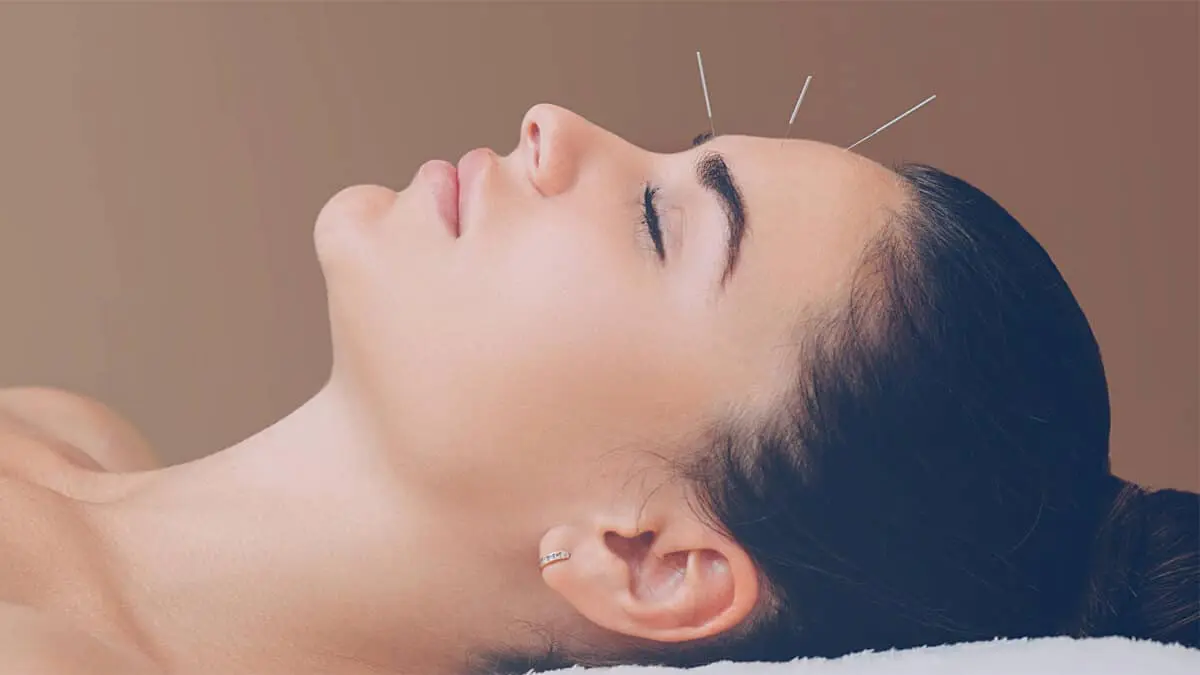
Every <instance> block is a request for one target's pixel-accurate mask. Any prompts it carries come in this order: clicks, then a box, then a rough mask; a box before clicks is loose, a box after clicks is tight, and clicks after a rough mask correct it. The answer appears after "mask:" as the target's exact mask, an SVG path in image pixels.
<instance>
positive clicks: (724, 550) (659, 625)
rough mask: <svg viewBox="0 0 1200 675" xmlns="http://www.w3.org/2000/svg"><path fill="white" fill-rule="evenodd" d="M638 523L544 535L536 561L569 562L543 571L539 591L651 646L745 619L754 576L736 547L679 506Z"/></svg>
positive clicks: (711, 632)
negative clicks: (555, 555)
mask: <svg viewBox="0 0 1200 675" xmlns="http://www.w3.org/2000/svg"><path fill="white" fill-rule="evenodd" d="M640 516H641V517H640V518H638V517H637V516H636V515H635V516H632V517H630V516H626V517H624V518H616V517H601V518H597V519H596V520H595V521H593V522H591V523H588V524H586V525H563V526H560V527H556V528H554V529H552V530H550V531H549V532H547V533H546V535H545V536H544V537H543V539H542V542H541V546H540V549H541V550H540V553H539V556H544V555H546V554H548V553H551V552H554V551H567V552H569V553H570V554H571V557H570V559H569V560H566V561H563V562H558V563H553V564H550V565H548V566H547V567H546V568H545V569H543V570H542V577H543V579H544V580H545V582H546V584H547V585H549V586H550V587H551V588H552V589H554V590H555V591H557V592H558V593H559V594H560V595H561V596H562V597H563V598H564V599H565V600H566V601H567V602H569V603H570V604H571V605H573V606H574V607H575V609H576V610H577V611H578V612H579V613H580V614H582V615H583V616H584V617H586V618H587V619H589V620H590V621H592V622H593V623H595V624H597V625H598V626H600V627H602V628H606V629H608V630H611V631H615V632H617V633H621V634H624V635H628V636H630V637H635V638H644V639H648V640H654V641H658V642H685V641H689V640H697V639H701V638H706V637H710V636H715V635H719V634H721V633H724V632H725V631H727V630H729V629H731V628H733V627H734V626H736V625H737V624H738V623H740V622H741V621H742V620H743V619H745V618H746V617H747V616H748V615H749V614H750V612H751V610H752V609H753V608H754V605H755V603H756V602H757V600H758V594H759V588H758V575H757V570H756V569H755V567H754V564H753V562H752V561H751V560H750V557H749V555H747V554H746V552H745V550H744V549H742V547H741V546H740V545H738V544H737V543H736V542H734V541H732V540H730V539H728V538H726V537H725V536H724V535H721V534H719V533H718V532H716V531H714V530H713V529H711V528H710V527H708V526H707V525H705V524H703V523H701V522H700V521H699V520H698V519H697V518H696V517H695V515H694V514H693V513H692V512H691V510H690V507H689V506H688V505H686V504H676V505H674V506H671V507H668V510H666V511H660V512H657V513H654V514H648V513H647V512H644V511H643V512H641V514H640ZM639 525H640V527H639Z"/></svg>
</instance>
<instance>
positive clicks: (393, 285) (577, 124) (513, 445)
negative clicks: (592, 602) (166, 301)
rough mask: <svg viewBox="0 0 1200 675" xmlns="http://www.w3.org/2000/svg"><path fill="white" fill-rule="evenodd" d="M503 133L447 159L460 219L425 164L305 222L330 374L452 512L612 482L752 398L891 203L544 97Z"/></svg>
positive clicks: (776, 377)
mask: <svg viewBox="0 0 1200 675" xmlns="http://www.w3.org/2000/svg"><path fill="white" fill-rule="evenodd" d="M519 134H520V135H519V140H518V143H517V145H516V147H515V148H514V149H513V150H512V151H511V152H510V153H508V154H507V155H503V156H501V155H497V154H495V153H492V152H490V151H478V152H475V153H472V154H471V155H469V156H468V157H467V158H466V161H464V162H463V168H464V170H463V171H462V172H461V173H462V175H461V177H460V183H461V195H460V204H461V212H460V213H459V214H458V220H459V222H458V224H457V226H456V225H455V223H454V220H455V217H454V216H453V213H452V210H451V213H450V214H449V217H447V213H446V212H445V209H444V208H439V202H438V198H437V194H438V192H439V190H444V189H445V186H444V185H442V186H441V187H439V184H440V182H441V181H444V180H445V179H446V178H447V175H446V173H447V171H446V170H447V169H448V166H447V165H445V164H444V163H443V164H437V163H431V164H426V165H425V166H424V167H422V169H421V170H420V171H418V173H417V175H416V176H415V178H414V179H413V181H412V182H411V184H409V185H408V186H407V187H406V188H404V189H403V190H401V191H400V192H395V191H394V190H392V189H387V188H382V187H376V186H360V187H355V188H349V189H347V190H344V191H342V192H340V193H339V194H337V195H336V196H334V197H333V198H332V199H331V200H330V201H329V203H328V204H327V205H326V206H325V208H324V209H323V210H322V211H321V214H320V215H319V217H318V221H317V226H316V230H315V240H316V246H317V251H318V255H319V258H320V260H321V264H322V268H323V270H324V273H325V277H326V282H327V288H328V293H329V304H330V313H331V324H332V332H333V341H334V367H333V376H332V379H331V382H333V383H337V384H338V386H340V387H342V388H343V390H344V391H346V392H350V394H351V396H352V397H354V400H355V402H356V404H357V407H358V409H359V410H361V412H362V414H363V419H364V420H365V421H366V422H367V423H368V425H369V426H371V428H372V429H373V431H374V432H375V433H377V434H379V435H378V436H377V437H376V438H377V439H379V440H381V441H382V442H384V443H385V444H386V446H387V447H389V448H394V449H395V450H394V456H395V458H396V462H397V463H398V466H399V467H400V469H401V470H402V471H404V472H406V475H413V476H416V477H418V478H419V480H414V481H413V483H414V485H417V486H420V487H418V488H417V489H428V490H430V491H431V494H433V493H434V492H433V491H436V492H435V493H436V494H437V495H441V497H442V498H452V499H454V500H455V502H456V503H459V504H463V505H464V506H465V505H466V504H475V505H476V506H480V507H490V506H494V505H495V504H496V503H497V500H498V497H502V498H503V503H504V504H505V505H506V509H511V508H518V509H519V508H521V507H522V505H529V507H530V508H539V505H541V506H542V507H544V506H545V505H546V504H547V503H550V502H548V501H547V500H555V499H557V500H559V501H558V503H561V502H562V500H563V499H564V498H566V497H570V498H578V497H581V496H584V495H586V494H601V493H609V492H611V490H613V489H614V488H615V487H619V485H620V484H621V483H620V481H622V480H624V479H627V478H628V476H629V475H631V473H630V472H631V471H636V468H637V467H636V462H638V461H639V459H645V457H646V456H647V454H648V453H657V454H659V455H663V454H667V455H671V454H673V453H678V452H683V451H686V450H687V449H688V448H689V447H692V448H694V447H695V446H694V445H690V444H691V443H693V442H694V441H695V440H696V437H697V434H699V433H701V432H702V431H704V430H707V429H708V428H710V427H711V425H712V424H713V423H715V422H719V421H726V420H730V419H731V418H733V417H734V416H739V417H740V416H745V415H751V416H753V415H756V414H759V413H762V412H764V411H766V410H767V407H768V406H769V405H770V404H771V402H772V401H774V400H777V399H778V397H779V396H780V395H781V394H782V393H784V391H785V390H786V388H788V387H789V386H791V381H792V379H793V378H794V377H795V375H796V372H795V367H794V364H793V359H794V357H795V352H794V350H793V349H792V348H791V345H792V344H793V343H794V342H795V341H796V337H797V335H796V327H797V323H798V321H799V320H800V318H801V317H802V315H803V313H804V312H805V311H806V310H809V309H815V308H817V307H820V306H821V305H823V304H827V303H829V302H836V301H837V300H838V298H839V297H840V293H841V292H842V291H844V290H845V289H846V287H847V284H848V282H849V279H850V278H851V275H852V274H853V273H854V271H855V269H856V266H857V264H858V260H859V256H860V254H861V251H862V249H863V246H864V244H865V243H866V242H867V241H868V239H869V238H870V237H871V236H872V235H873V234H874V233H875V232H876V230H877V228H878V227H879V226H880V224H881V223H883V222H884V221H885V219H886V218H887V217H888V210H889V209H895V208H897V207H898V206H899V205H900V204H901V203H902V199H903V193H902V191H901V189H900V187H899V182H898V180H897V179H896V177H895V176H894V174H892V173H891V172H890V171H888V170H887V169H885V168H884V167H882V166H880V165H878V164H876V163H874V162H871V161H869V160H866V159H864V158H863V157H861V156H858V155H856V154H853V153H850V152H846V151H844V150H842V149H840V148H837V147H834V146H830V145H825V144H822V143H816V142H811V141H800V140H793V141H787V142H783V141H780V140H778V139H764V138H753V137H741V136H721V137H717V138H715V139H712V140H709V141H708V142H706V143H704V144H703V145H701V146H698V147H695V148H691V149H688V150H685V151H682V152H679V153H674V154H656V153H652V152H648V151H646V150H643V149H641V148H639V147H636V146H634V145H631V144H629V143H627V142H626V141H624V140H623V139H622V138H620V137H619V136H616V135H615V134H613V133H610V132H608V131H606V130H604V129H602V128H600V127H598V126H596V125H594V124H591V123H590V122H588V121H587V120H586V119H584V118H582V117H580V116H578V115H576V114H574V113H571V112H569V111H567V110H564V109H562V108H559V107H555V106H551V105H538V106H535V107H534V108H532V109H531V110H530V111H529V112H528V114H526V116H525V118H524V120H523V121H522V122H521V126H520V130H519ZM467 167H470V168H469V169H468V168H467ZM447 194H450V195H453V192H448V193H447ZM648 207H649V211H648V210H647V208H648ZM647 223H651V224H652V225H648V224H647ZM653 224H656V225H657V229H655V228H654V227H653ZM660 242H661V248H660V247H659V243H660ZM509 513H511V511H509Z"/></svg>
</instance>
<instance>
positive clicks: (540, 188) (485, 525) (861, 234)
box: [0, 104, 905, 675]
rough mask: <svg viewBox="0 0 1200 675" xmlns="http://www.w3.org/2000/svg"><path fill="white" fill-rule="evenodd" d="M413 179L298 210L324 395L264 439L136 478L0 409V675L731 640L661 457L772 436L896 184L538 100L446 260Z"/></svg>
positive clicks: (711, 577)
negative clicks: (320, 341)
mask: <svg viewBox="0 0 1200 675" xmlns="http://www.w3.org/2000/svg"><path fill="white" fill-rule="evenodd" d="M713 152H716V153H720V154H721V155H722V156H723V159H724V162H725V164H726V166H727V167H728V169H729V171H730V172H731V174H732V176H733V178H734V181H735V182H736V185H737V189H738V191H739V193H740V195H741V197H742V199H743V201H744V204H745V209H746V216H747V222H748V226H749V227H748V233H747V236H746V238H745V241H744V242H743V244H742V246H741V250H740V256H739V259H738V262H737V265H736V267H735V269H734V272H733V273H732V274H731V275H730V276H728V277H727V278H726V277H725V276H724V275H723V274H722V270H723V269H724V264H725V261H726V259H727V256H726V246H727V241H728V240H727V234H726V226H725V222H726V210H725V209H724V208H723V206H722V203H721V201H720V200H718V199H717V197H716V196H715V195H714V194H713V193H712V192H711V191H710V190H707V189H706V188H705V187H703V186H702V185H701V184H700V183H699V182H697V179H696V171H695V167H696V165H697V162H698V161H700V160H701V159H702V158H704V157H706V156H708V155H709V153H713ZM431 174H432V172H431V171H429V170H428V169H427V170H423V171H419V172H418V174H417V176H416V177H415V178H414V180H413V182H412V183H411V184H410V185H409V186H407V187H406V188H405V189H403V190H401V191H400V192H396V191H395V190H393V189H390V188H385V187H380V186H357V187H353V188H348V189H346V190H343V191H341V192H339V193H338V194H337V195H335V196H334V197H333V198H332V199H330V201H329V202H328V203H327V204H326V205H325V207H324V208H323V209H322V210H321V212H320V214H319V215H318V218H317V223H316V227H315V230H314V239H315V244H316V253H317V256H318V258H319V260H320V263H321V267H322V270H323V272H324V275H325V279H326V284H327V290H328V304H329V313H330V322H331V330H332V335H333V356H334V358H333V368H332V372H331V374H330V378H329V380H328V383H327V384H326V385H325V386H324V387H323V388H322V389H321V390H320V391H319V392H317V393H316V394H315V395H314V396H313V397H312V398H311V399H310V400H309V401H307V402H306V403H305V404H304V405H302V406H301V407H300V408H299V409H297V410H296V411H295V412H293V413H292V414H290V415H289V416H287V417H285V418H284V419H283V420H281V421H279V422H278V423H276V424H274V425H272V426H271V427H269V428H268V429H266V430H264V431H262V432H261V433H259V434H256V435H255V436H253V437H251V438H249V439H246V440H245V441H243V442H241V443H238V444H237V445H235V446H233V447H231V448H227V449H225V450H222V451H219V452H216V453H214V454H212V455H210V456H208V457H205V458H203V459H200V460H197V461H194V462H191V463H188V464H184V465H180V466H172V467H166V468H161V469H150V468H149V466H150V465H149V462H150V459H149V458H150V457H151V455H150V454H149V453H148V451H147V449H146V447H145V445H144V442H143V441H141V439H139V438H137V437H136V435H132V436H130V435H122V434H126V433H127V432H128V431H129V429H130V428H129V427H128V426H127V425H126V424H125V423H124V422H120V421H119V420H116V419H115V418H107V417H104V416H103V415H101V416H100V418H99V419H98V420H94V421H95V424H94V425H93V426H87V425H86V424H85V425H83V427H82V428H83V431H86V433H84V432H83V431H81V427H80V426H79V422H78V420H80V419H84V418H86V415H83V413H80V415H81V416H77V417H71V416H70V415H66V414H63V415H59V414H58V413H57V412H53V411H52V410H51V408H53V406H49V407H40V408H39V407H38V406H33V405H32V404H31V403H30V400H31V399H27V398H24V397H23V396H22V395H21V394H20V393H14V394H12V395H10V397H9V401H8V403H7V404H6V408H7V409H8V410H9V411H10V414H9V418H8V421H6V422H3V424H4V425H5V426H4V427H2V428H3V429H4V432H3V433H5V434H7V435H6V436H5V438H6V440H5V442H4V445H3V446H0V447H2V448H3V452H2V453H0V455H2V456H4V457H6V458H7V459H5V460H4V461H5V462H6V464H5V466H6V467H7V466H9V465H11V467H12V468H7V469H6V470H5V473H6V475H7V476H8V478H6V479H5V480H4V482H3V484H0V500H3V501H4V503H5V506H4V508H3V513H4V515H3V516H0V518H2V520H0V550H3V551H5V554H4V556H5V558H4V559H5V562H4V563H2V564H0V600H3V601H5V602H7V603H9V604H8V609H6V610H5V611H6V612H7V615H6V616H5V618H4V619H3V621H5V622H7V624H8V625H9V626H10V627H15V628H17V629H19V631H20V633H21V635H22V636H21V637H18V638H12V637H7V638H3V637H0V640H4V639H7V640H9V642H12V643H13V644H11V645H10V644H0V666H7V664H6V663H5V662H4V661H3V659H12V658H13V657H12V656H11V653H12V652H11V650H10V649H6V648H5V647H18V648H20V649H24V651H25V654H24V657H22V656H17V657H16V658H18V659H19V658H26V659H27V662H29V663H33V662H36V661H37V659H39V658H45V659H55V658H72V654H71V653H69V651H68V652H65V651H64V650H67V645H68V643H69V644H77V645H79V647H78V648H79V649H81V650H92V649H95V650H108V652H106V653H108V654H109V655H111V656H112V658H113V659H118V660H123V661H122V662H121V663H122V666H121V668H116V670H114V671H113V672H122V673H124V672H133V671H134V670H135V669H136V668H143V669H146V672H154V673H170V674H171V675H175V674H177V673H180V674H182V673H189V674H190V673H212V672H221V673H227V674H230V675H236V674H238V673H254V674H255V675H263V674H268V673H280V674H284V673H286V674H288V675H300V674H303V673H318V672H329V671H333V672H338V673H346V674H348V675H354V674H356V673H422V674H425V675H428V674H431V673H432V674H437V673H447V674H449V673H454V672H457V671H460V670H461V669H462V668H463V667H464V663H465V658H466V654H467V652H468V651H469V650H472V649H487V648H498V647H502V646H507V647H516V648H528V649H531V650H536V649H538V648H539V647H541V646H542V644H543V643H542V638H543V637H544V635H543V633H542V632H541V631H540V630H538V629H550V630H551V631H552V632H553V634H554V635H555V636H556V637H557V638H558V639H559V640H561V641H562V642H563V643H564V645H565V646H567V647H568V648H569V647H570V646H571V645H577V646H578V645H581V644H588V645H590V646H593V647H594V646H596V645H604V644H606V643H610V642H612V641H613V640H615V639H617V638H621V637H630V638H637V639H644V640H654V641H662V642H678V641H686V640H693V639H697V638H703V637H706V636H710V635H715V634H718V633H721V632H723V631H726V630H729V629H730V628H732V627H734V626H736V625H737V624H738V622H740V621H741V620H742V619H744V618H745V617H746V616H747V615H748V613H749V612H750V611H751V610H752V609H753V607H754V605H755V603H756V602H757V601H758V599H759V589H758V586H757V575H756V573H755V569H754V566H753V564H752V563H751V561H750V559H749V557H748V556H747V554H746V552H745V551H744V550H742V548H741V547H740V546H739V545H738V544H737V543H736V542H733V541H730V540H728V539H727V538H725V537H724V536H723V535H721V534H719V533H718V532H716V531H715V530H713V529H712V528H710V527H708V526H707V525H706V524H704V522H703V519H701V518H700V517H698V515H697V514H696V512H695V510H694V508H693V505H692V503H691V497H692V495H691V494H690V493H689V491H688V489H687V486H686V485H684V484H682V483H681V482H680V481H678V480H674V479H673V474H672V473H671V471H670V467H669V466H667V464H666V462H664V460H671V459H684V458H686V457H689V456H691V455H692V454H693V453H695V452H700V451H702V450H703V448H704V445H703V441H704V439H705V434H706V432H707V431H708V430H710V429H711V428H712V427H713V426H714V425H715V424H718V423H722V422H736V423H751V422H754V421H761V420H763V419H765V418H766V417H767V416H768V415H769V414H770V413H771V412H772V410H773V406H775V405H777V404H778V403H779V401H780V400H781V399H782V397H783V396H784V395H785V394H786V392H787V390H788V387H789V386H791V382H792V380H793V379H794V377H795V376H796V365H795V359H796V349H795V345H796V344H797V341H798V340H799V339H801V338H802V332H803V330H804V326H805V322H804V319H805V318H806V317H810V316H813V315H815V314H816V313H818V312H820V311H821V310H822V309H823V308H826V307H829V306H830V305H831V304H832V303H837V302H839V301H840V300H842V299H843V298H844V297H845V292H846V290H847V289H848V285H849V283H850V280H851V278H852V277H853V275H854V274H855V272H856V271H857V270H858V269H859V263H860V260H861V256H862V252H863V249H864V245H865V244H866V242H867V241H868V240H869V239H870V238H871V237H872V236H873V235H874V234H875V233H877V232H878V230H879V228H880V227H881V226H882V225H883V223H885V222H886V220H887V218H888V216H889V214H890V213H892V212H894V211H896V210H897V209H899V208H901V206H902V205H903V202H904V199H905V193H904V190H903V188H902V187H901V183H900V181H899V179H898V178H897V177H896V176H895V175H894V174H893V173H892V172H891V171H889V170H888V169H886V168H884V167H882V166H880V165H879V164H876V163H874V162H871V161H869V160H867V159H865V158H863V157H861V156H859V155H857V154H854V153H850V152H846V151H844V150H842V149H840V148H836V147H833V146H829V145H826V144H822V143H816V142H812V141H804V140H790V141H787V142H781V141H780V140H778V139H763V138H753V137H744V136H722V137H718V138H716V139H713V140H710V141H709V142H707V143H705V144H704V145H703V146H701V147H698V148H693V149H690V150H686V151H683V152H679V153H671V154H659V153H652V152H648V151H646V150H643V149H641V148H639V147H636V146H634V145H631V144H629V143H627V142H626V141H624V140H623V139H621V138H620V137H619V136H616V135H614V134H612V133H610V132H608V131H606V130H604V129H602V128H600V127H598V126H596V125H593V124H591V123H590V122H588V121H587V120H585V119H584V118H582V117H580V116H578V115H576V114H574V113H572V112H570V111H567V110H564V109H562V108H559V107H556V106H552V105H547V104H542V105H538V106H534V107H533V108H532V109H531V110H530V111H529V112H528V113H527V114H526V116H525V118H524V119H523V121H522V123H521V127H520V130H519V141H518V144H517V146H516V148H515V149H513V150H512V152H510V153H509V154H508V155H504V156H499V155H495V154H489V155H488V157H487V162H486V163H485V167H484V170H483V171H481V172H480V173H479V176H478V180H477V181H475V182H474V183H473V184H472V185H470V190H469V194H468V201H467V204H466V206H465V208H464V211H463V223H462V232H461V236H459V237H457V238H456V237H455V236H453V235H452V234H451V232H450V231H449V230H448V228H447V227H446V226H445V224H444V223H443V222H442V221H441V220H440V219H439V216H438V210H437V205H436V203H435V199H434V197H433V191H432V189H431V186H432V183H433V178H432V175H431ZM647 183H649V184H650V185H651V186H653V187H655V188H657V191H656V192H655V193H654V195H655V196H654V201H655V203H656V205H657V208H658V210H659V223H660V225H661V227H662V242H663V248H664V257H665V259H662V258H660V256H659V254H658V251H657V250H656V247H655V245H654V242H653V239H652V237H650V236H649V235H648V234H647V231H646V229H645V228H644V225H643V222H642V220H643V213H642V207H643V204H644V200H643V196H644V186H645V185H646V184H647ZM79 405H80V406H81V407H80V409H81V410H92V408H90V407H89V406H92V405H93V404H91V403H80V404H79ZM31 408H34V409H36V410H41V411H42V412H41V413H37V414H35V413H31V412H30V409H31ZM35 412H36V411H35ZM39 415H40V416H39ZM87 419H91V418H87ZM68 420H75V421H74V422H72V421H68ZM47 435H48V436H49V437H50V438H51V440H47V439H46V437H47ZM79 453H83V454H84V455H87V456H90V457H91V458H92V459H93V460H94V461H95V463H97V464H98V465H99V467H100V468H97V467H94V466H88V465H87V462H86V461H80V459H79ZM147 469H149V470H147ZM35 522H36V523H37V525H36V526H32V525H30V523H35ZM560 549H562V550H567V551H570V552H571V559H570V560H569V561H567V562H564V563H559V564H555V565H552V566H550V567H548V568H546V569H545V570H544V571H539V570H538V568H537V565H536V561H537V559H538V557H539V556H541V555H544V554H545V553H548V552H551V551H554V550H560ZM31 617H36V618H31ZM31 634H32V635H31ZM0 635H12V633H9V632H7V631H0ZM68 635H69V636H70V637H69V638H68V637H67V636H68ZM80 635H87V636H89V638H88V640H90V641H83V642H81V641H80V640H78V639H77V638H78V636H80ZM81 654H82V652H81ZM76 656H77V657H78V658H83V655H76ZM47 663H49V661H47ZM46 668H49V670H47V671H46V672H62V669H60V670H53V667H52V666H46ZM64 668H65V667H64ZM122 668H124V669H122ZM3 669H4V668H0V670H3ZM67 671H68V672H70V671H69V668H68V669H67ZM34 672H36V670H35V671H34ZM89 672H97V671H96V670H91V671H89ZM101 672H103V671H101Z"/></svg>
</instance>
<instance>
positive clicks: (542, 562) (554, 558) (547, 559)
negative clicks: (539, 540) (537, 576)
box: [538, 551, 571, 570]
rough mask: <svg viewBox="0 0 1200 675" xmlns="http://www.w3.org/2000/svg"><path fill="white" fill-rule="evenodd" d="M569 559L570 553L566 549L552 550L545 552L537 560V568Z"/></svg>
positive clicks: (543, 567)
mask: <svg viewBox="0 0 1200 675" xmlns="http://www.w3.org/2000/svg"><path fill="white" fill-rule="evenodd" d="M570 559H571V554H570V553H567V552H566V551H554V552H553V553H547V554H546V555H544V556H542V557H541V558H540V559H539V560H538V569H539V570H544V569H546V567H548V566H550V565H553V564H554V563H556V562H565V561H567V560H570Z"/></svg>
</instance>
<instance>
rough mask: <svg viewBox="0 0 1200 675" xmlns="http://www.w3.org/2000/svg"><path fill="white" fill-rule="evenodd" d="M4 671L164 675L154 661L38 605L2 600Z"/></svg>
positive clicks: (0, 625) (35, 674) (0, 634)
mask: <svg viewBox="0 0 1200 675" xmlns="http://www.w3.org/2000/svg"><path fill="white" fill-rule="evenodd" d="M0 672H2V673H21V674H22V675H66V674H67V673H94V674H95V675H163V673H161V672H160V671H158V670H157V669H156V668H154V666H153V665H152V664H150V662H148V661H147V660H145V659H143V658H141V657H140V656H139V655H137V654H133V653H129V652H127V651H125V650H122V649H120V648H118V647H115V646H113V645H109V644H107V643H105V642H104V641H102V640H100V639H98V638H96V637H95V636H93V635H90V634H88V633H87V632H85V631H82V630H79V629H76V628H74V627H72V626H70V625H68V624H66V623H65V622H62V621H58V620H56V619H54V618H52V617H51V616H49V615H47V614H45V613H43V612H39V611H37V610H35V609H32V608H29V607H24V606H21V605H14V604H9V603H3V602H0Z"/></svg>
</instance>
